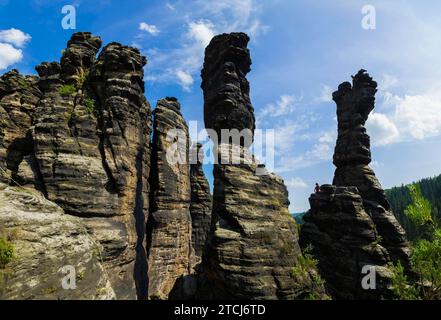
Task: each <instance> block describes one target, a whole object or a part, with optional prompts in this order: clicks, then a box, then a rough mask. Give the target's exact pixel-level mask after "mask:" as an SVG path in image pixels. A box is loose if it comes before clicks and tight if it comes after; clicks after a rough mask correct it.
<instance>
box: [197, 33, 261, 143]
mask: <svg viewBox="0 0 441 320" xmlns="http://www.w3.org/2000/svg"><path fill="white" fill-rule="evenodd" d="M249 40H250V39H249V37H248V36H247V35H246V34H245V33H230V34H221V35H218V36H215V37H214V38H213V39H212V40H211V42H210V45H209V46H208V47H207V48H206V49H205V61H204V68H203V70H202V74H201V76H202V85H201V87H202V89H203V91H204V119H205V127H206V129H212V130H214V131H215V132H216V133H217V137H213V136H211V138H212V140H213V141H214V142H215V143H217V142H219V143H220V139H221V136H222V132H221V131H222V129H228V130H233V129H236V130H239V131H242V130H245V131H243V133H244V135H243V136H244V138H243V142H242V145H245V146H247V147H248V146H250V145H251V143H252V141H253V134H254V129H255V117H254V108H253V106H252V104H251V100H250V84H249V82H248V80H247V78H246V75H247V73H248V72H250V70H251V69H250V66H251V58H250V52H249V49H248V48H247V45H248V42H249ZM223 143H228V141H223ZM233 143H234V141H233Z"/></svg>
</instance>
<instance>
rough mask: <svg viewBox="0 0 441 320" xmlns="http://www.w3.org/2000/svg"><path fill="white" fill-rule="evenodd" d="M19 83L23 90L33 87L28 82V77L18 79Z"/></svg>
mask: <svg viewBox="0 0 441 320" xmlns="http://www.w3.org/2000/svg"><path fill="white" fill-rule="evenodd" d="M18 85H19V87H20V89H23V90H26V89H29V88H30V87H31V85H30V84H29V82H27V81H26V79H24V78H20V79H19V80H18Z"/></svg>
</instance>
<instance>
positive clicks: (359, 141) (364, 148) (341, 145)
mask: <svg viewBox="0 0 441 320" xmlns="http://www.w3.org/2000/svg"><path fill="white" fill-rule="evenodd" d="M376 91H377V83H376V82H375V81H373V80H372V78H371V77H370V76H369V74H368V73H366V71H365V70H360V71H359V72H358V73H357V74H356V75H355V76H354V77H353V84H352V86H351V84H350V83H349V82H344V83H342V84H341V85H340V86H339V88H338V91H336V92H334V94H333V99H334V101H335V102H336V104H337V120H338V138H337V145H336V147H335V153H334V164H335V166H336V167H337V169H336V171H335V175H334V181H333V184H334V185H336V186H355V187H357V189H358V190H359V192H360V195H361V197H362V198H363V205H364V208H365V210H366V212H367V213H368V214H369V215H370V216H371V217H372V219H373V221H374V223H375V226H376V228H377V230H378V234H379V235H380V236H381V245H382V246H384V247H385V248H386V249H387V250H388V252H389V254H390V256H391V258H392V259H393V260H394V261H401V263H402V264H403V266H404V267H405V268H407V269H408V270H409V269H410V261H409V254H410V247H409V243H408V242H407V239H406V234H405V231H404V229H403V228H402V227H401V225H400V224H399V222H398V221H397V219H396V218H395V216H394V215H393V213H392V211H391V209H390V205H389V202H388V201H387V199H386V195H385V193H384V190H383V189H382V187H381V184H380V182H379V181H378V179H377V177H376V176H375V173H374V172H373V170H372V169H371V168H370V167H369V163H370V162H371V152H370V138H369V136H368V135H367V133H366V128H365V127H364V125H365V123H366V121H367V118H368V116H369V113H370V112H371V111H372V110H373V109H374V107H375V93H376Z"/></svg>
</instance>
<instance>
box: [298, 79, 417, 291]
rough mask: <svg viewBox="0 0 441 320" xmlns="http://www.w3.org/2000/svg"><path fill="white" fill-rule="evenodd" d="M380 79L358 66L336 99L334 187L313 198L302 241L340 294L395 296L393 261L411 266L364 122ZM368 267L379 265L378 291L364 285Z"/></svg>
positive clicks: (328, 280)
mask: <svg viewBox="0 0 441 320" xmlns="http://www.w3.org/2000/svg"><path fill="white" fill-rule="evenodd" d="M376 88H377V83H376V82H375V81H373V80H372V78H371V77H370V76H369V75H368V74H367V73H366V71H365V70H360V71H359V72H358V73H357V74H356V75H355V76H354V77H353V84H352V85H351V84H350V83H349V82H345V83H342V84H341V85H340V86H339V88H338V91H336V92H334V94H333V98H334V101H335V102H336V103H337V119H338V138H337V145H336V147H335V154H334V164H335V165H336V167H337V169H336V171H335V176H334V182H333V184H334V186H323V187H322V190H321V192H319V193H317V194H313V195H312V196H311V198H310V204H311V210H310V211H309V212H308V213H307V214H306V215H305V216H304V220H305V224H304V225H303V227H302V231H301V239H300V240H301V241H300V243H301V245H302V247H306V246H307V245H309V244H311V245H312V247H313V253H314V255H315V256H316V258H317V259H318V260H319V268H320V271H321V274H322V275H323V277H324V278H325V280H326V281H327V285H328V288H329V291H330V292H331V293H332V294H333V296H334V297H336V298H339V299H381V298H387V297H392V293H391V292H390V290H389V289H388V288H387V286H388V284H390V283H391V272H390V270H388V269H387V263H389V262H394V263H397V262H401V263H402V264H403V266H404V267H405V268H406V269H407V270H408V271H409V270H410V259H409V253H410V247H409V244H408V242H407V240H406V235H405V232H404V230H403V228H402V227H401V226H400V224H399V223H398V221H397V220H396V219H395V217H394V215H393V214H392V212H391V211H390V206H389V203H388V202H387V200H386V197H385V194H384V191H383V189H382V188H381V185H380V183H379V181H378V179H377V178H376V177H375V174H374V172H373V171H372V169H371V168H370V167H369V166H368V164H369V163H370V162H371V152H370V139H369V136H368V135H367V133H366V128H365V127H364V125H365V123H366V120H367V118H368V115H369V113H370V112H371V111H372V110H373V109H374V103H375V93H376V90H377V89H376ZM364 266H375V270H376V274H377V290H370V291H366V290H363V288H362V287H361V279H362V278H363V276H364V275H365V274H362V269H363V267H364Z"/></svg>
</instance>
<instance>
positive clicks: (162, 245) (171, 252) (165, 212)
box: [148, 98, 193, 299]
mask: <svg viewBox="0 0 441 320" xmlns="http://www.w3.org/2000/svg"><path fill="white" fill-rule="evenodd" d="M153 115H154V122H153V142H152V162H151V163H152V171H151V176H150V185H151V188H152V192H151V205H150V216H149V219H148V278H149V290H148V295H149V298H150V299H167V298H168V295H169V293H170V291H171V290H172V288H173V286H174V285H175V282H176V279H177V278H179V277H180V276H183V275H187V274H189V273H190V272H191V269H192V264H193V262H192V260H193V257H192V255H193V253H192V245H191V233H192V231H191V230H192V229H191V216H190V196H191V193H190V172H189V165H188V154H189V136H188V128H187V124H186V123H185V121H184V119H183V117H182V115H181V112H180V104H179V102H178V101H177V100H176V99H175V98H166V99H163V100H159V101H158V104H157V105H156V108H155V110H154V111H153Z"/></svg>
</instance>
